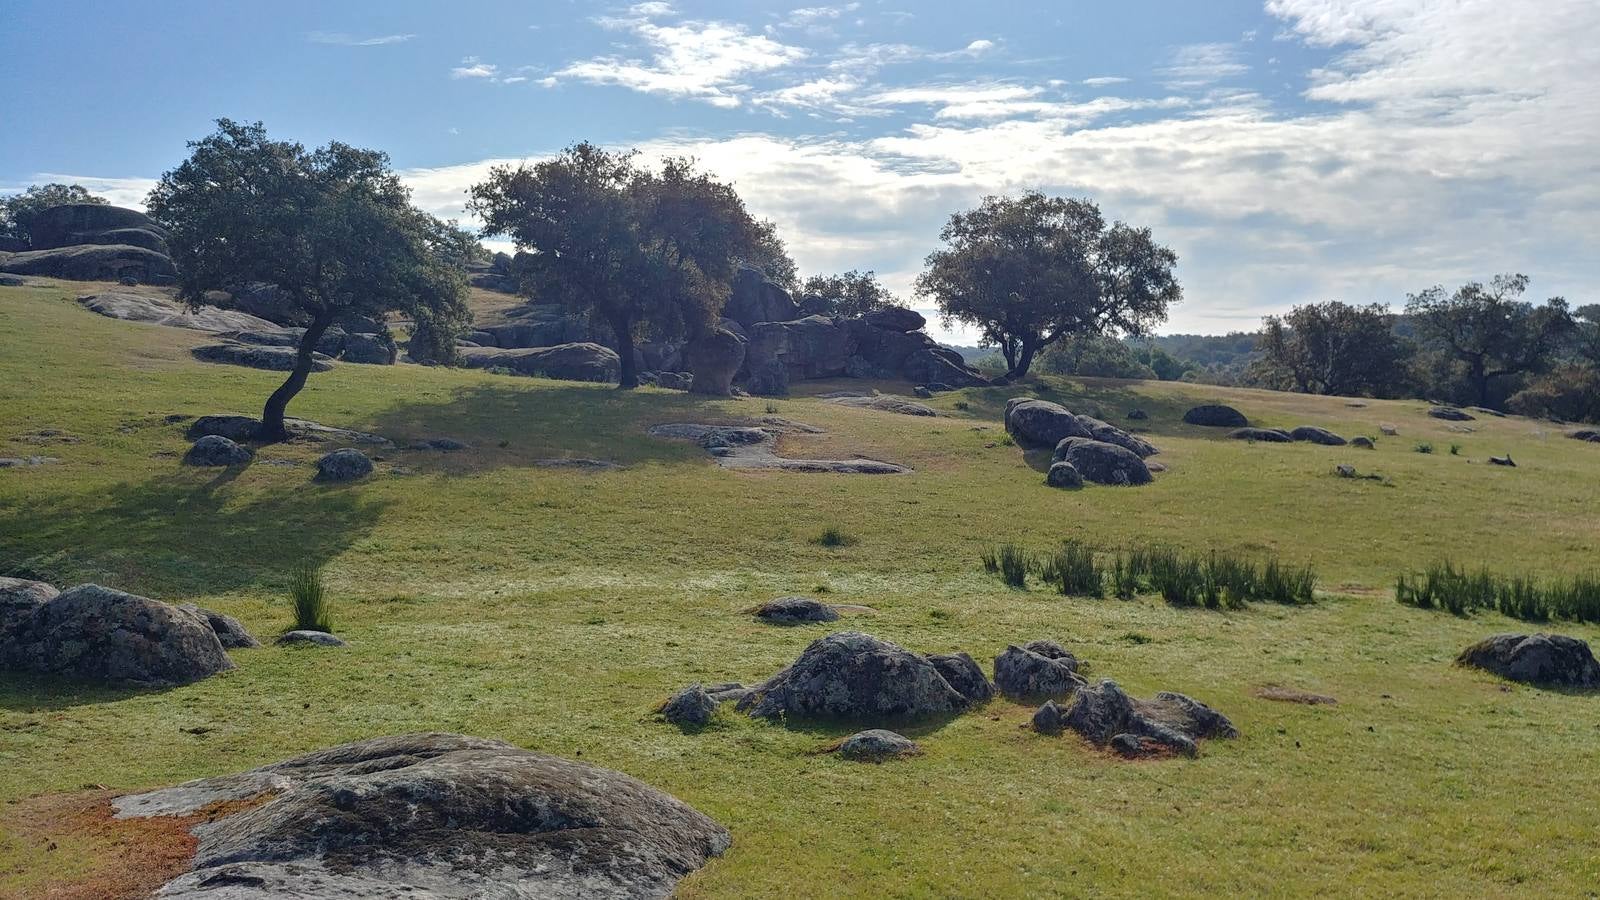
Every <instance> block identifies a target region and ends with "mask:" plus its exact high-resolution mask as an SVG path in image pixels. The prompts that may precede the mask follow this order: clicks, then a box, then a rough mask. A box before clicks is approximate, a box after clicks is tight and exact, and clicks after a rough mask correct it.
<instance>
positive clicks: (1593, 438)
mask: <svg viewBox="0 0 1600 900" xmlns="http://www.w3.org/2000/svg"><path fill="white" fill-rule="evenodd" d="M1567 437H1570V438H1572V439H1573V440H1577V441H1588V442H1590V443H1592V444H1600V431H1597V430H1595V429H1593V428H1580V429H1578V430H1577V431H1574V432H1571V433H1570V434H1568V435H1567Z"/></svg>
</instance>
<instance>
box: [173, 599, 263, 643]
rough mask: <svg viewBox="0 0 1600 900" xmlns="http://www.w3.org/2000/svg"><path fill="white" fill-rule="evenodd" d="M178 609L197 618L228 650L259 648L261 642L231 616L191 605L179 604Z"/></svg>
mask: <svg viewBox="0 0 1600 900" xmlns="http://www.w3.org/2000/svg"><path fill="white" fill-rule="evenodd" d="M178 608H179V609H181V610H183V611H184V612H186V613H189V614H190V615H193V616H199V617H200V618H201V619H202V620H203V621H204V622H205V623H206V624H207V625H208V626H210V628H211V630H212V631H213V632H214V633H215V634H216V635H217V640H218V641H219V642H221V644H222V646H223V647H224V648H226V649H228V650H238V649H246V648H250V647H259V646H261V642H260V641H258V640H256V639H255V636H254V635H252V634H251V633H250V632H248V631H246V630H245V627H244V625H243V624H241V623H240V622H239V620H238V619H235V618H234V617H233V616H230V615H225V614H223V613H219V612H217V611H216V610H212V609H206V608H205V607H203V606H196V605H194V604H193V603H180V604H178Z"/></svg>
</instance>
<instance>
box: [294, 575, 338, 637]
mask: <svg viewBox="0 0 1600 900" xmlns="http://www.w3.org/2000/svg"><path fill="white" fill-rule="evenodd" d="M289 596H290V600H291V603H292V605H293V607H294V628H293V629H292V630H294V631H325V632H327V633H329V634H332V633H333V615H332V611H331V610H330V609H329V604H328V588H327V585H326V584H325V583H324V582H323V580H322V570H321V569H319V568H317V567H316V566H309V565H307V566H300V567H299V568H297V569H295V570H294V572H293V573H291V574H290V576H289Z"/></svg>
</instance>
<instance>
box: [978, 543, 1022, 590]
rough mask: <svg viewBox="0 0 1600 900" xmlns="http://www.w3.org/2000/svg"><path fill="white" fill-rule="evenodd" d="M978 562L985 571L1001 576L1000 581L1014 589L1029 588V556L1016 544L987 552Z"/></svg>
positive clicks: (1004, 545) (1001, 546) (1005, 545)
mask: <svg viewBox="0 0 1600 900" xmlns="http://www.w3.org/2000/svg"><path fill="white" fill-rule="evenodd" d="M978 561H979V562H980V563H982V565H983V570H984V571H985V572H988V573H989V574H991V575H999V576H1000V580H1001V581H1004V582H1005V583H1006V584H1007V585H1009V586H1011V587H1014V588H1021V587H1027V585H1028V569H1030V568H1032V567H1031V566H1030V565H1029V559H1028V554H1027V553H1025V552H1023V550H1022V548H1020V547H1018V546H1017V545H1015V544H1002V545H1000V547H999V548H997V549H995V550H985V551H984V552H983V554H982V555H981V556H979V557H978Z"/></svg>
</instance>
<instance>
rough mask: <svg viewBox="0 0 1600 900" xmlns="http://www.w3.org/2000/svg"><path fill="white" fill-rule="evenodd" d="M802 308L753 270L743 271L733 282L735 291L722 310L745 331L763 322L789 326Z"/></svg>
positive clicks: (743, 267) (786, 292) (740, 270)
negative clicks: (782, 323)
mask: <svg viewBox="0 0 1600 900" xmlns="http://www.w3.org/2000/svg"><path fill="white" fill-rule="evenodd" d="M799 313H800V308H799V307H798V306H796V305H795V302H794V300H793V299H791V298H790V297H789V292H788V291H786V290H784V289H783V288H781V287H779V286H778V285H776V284H774V283H772V282H771V281H768V280H767V276H766V275H765V274H764V273H763V272H762V271H761V270H760V269H757V268H754V267H751V266H742V267H740V269H739V271H738V273H737V274H735V275H734V278H733V290H732V291H731V292H730V293H729V294H728V302H727V303H726V304H724V305H723V307H722V315H723V316H724V317H726V318H729V319H732V320H734V321H735V322H738V323H739V324H740V325H742V326H744V327H745V328H746V329H748V328H750V327H751V326H753V325H756V324H758V323H760V322H788V321H791V320H793V319H795V318H796V317H797V316H798V315H799Z"/></svg>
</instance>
